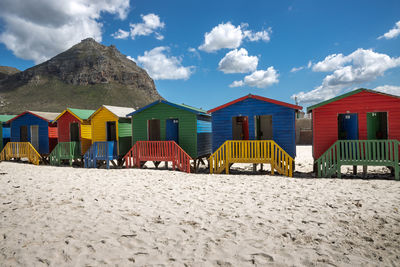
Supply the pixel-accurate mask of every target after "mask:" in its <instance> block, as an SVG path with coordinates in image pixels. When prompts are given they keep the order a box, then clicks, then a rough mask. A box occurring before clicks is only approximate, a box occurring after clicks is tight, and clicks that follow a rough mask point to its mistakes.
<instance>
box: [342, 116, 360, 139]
mask: <svg viewBox="0 0 400 267" xmlns="http://www.w3.org/2000/svg"><path fill="white" fill-rule="evenodd" d="M338 139H339V140H357V139H358V114H356V113H353V114H339V115H338Z"/></svg>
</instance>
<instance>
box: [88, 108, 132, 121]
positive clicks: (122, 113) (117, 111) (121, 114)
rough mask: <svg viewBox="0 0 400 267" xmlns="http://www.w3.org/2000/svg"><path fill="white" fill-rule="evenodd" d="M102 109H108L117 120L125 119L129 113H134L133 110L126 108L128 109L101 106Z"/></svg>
mask: <svg viewBox="0 0 400 267" xmlns="http://www.w3.org/2000/svg"><path fill="white" fill-rule="evenodd" d="M103 107H104V108H106V109H108V110H109V111H110V112H111V113H113V114H114V115H115V116H116V117H118V118H126V117H127V115H128V114H129V113H131V112H134V111H135V109H134V108H128V107H116V106H108V105H103ZM96 112H97V111H96ZM96 112H95V113H96ZM95 113H93V114H92V115H91V116H90V117H92V116H93V115H94V114H95Z"/></svg>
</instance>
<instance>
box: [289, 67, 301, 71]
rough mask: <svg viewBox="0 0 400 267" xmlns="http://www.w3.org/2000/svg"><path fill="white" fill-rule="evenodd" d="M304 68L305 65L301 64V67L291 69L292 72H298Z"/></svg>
mask: <svg viewBox="0 0 400 267" xmlns="http://www.w3.org/2000/svg"><path fill="white" fill-rule="evenodd" d="M302 69H304V66H300V67H297V68H296V67H293V68H292V69H291V70H290V72H298V71H300V70H302Z"/></svg>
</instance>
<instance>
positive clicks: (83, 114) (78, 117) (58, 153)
mask: <svg viewBox="0 0 400 267" xmlns="http://www.w3.org/2000/svg"><path fill="white" fill-rule="evenodd" d="M94 112H95V110H87V109H76V108H67V109H66V110H64V111H63V112H62V113H61V114H60V115H58V116H57V118H56V119H55V121H56V122H57V129H58V144H57V146H56V147H55V149H53V151H52V152H51V154H50V164H52V165H59V164H60V163H61V160H69V163H70V164H72V160H76V159H80V158H81V156H82V155H84V154H85V152H86V151H87V150H88V148H89V147H90V146H91V144H92V126H91V123H90V120H89V117H90V116H91V115H92V114H93V113H94Z"/></svg>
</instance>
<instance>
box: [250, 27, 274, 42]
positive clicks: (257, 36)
mask: <svg viewBox="0 0 400 267" xmlns="http://www.w3.org/2000/svg"><path fill="white" fill-rule="evenodd" d="M271 33H272V29H271V27H270V28H268V29H267V30H266V31H265V30H264V31H260V32H253V31H250V30H245V31H243V35H244V37H245V38H248V39H249V40H250V41H251V42H256V41H259V40H262V41H264V42H269V40H271V37H270V34H271Z"/></svg>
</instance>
